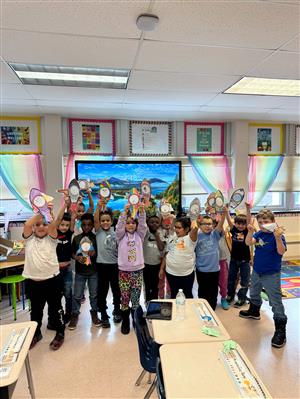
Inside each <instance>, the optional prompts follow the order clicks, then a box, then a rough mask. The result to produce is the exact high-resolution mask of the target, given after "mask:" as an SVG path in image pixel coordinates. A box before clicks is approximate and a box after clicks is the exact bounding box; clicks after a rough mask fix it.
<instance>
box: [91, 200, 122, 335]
mask: <svg viewBox="0 0 300 399" xmlns="http://www.w3.org/2000/svg"><path fill="white" fill-rule="evenodd" d="M103 205H105V204H104V203H103V201H101V200H100V201H99V202H98V203H97V208H96V212H95V215H94V224H95V232H96V241H97V260H96V262H97V263H96V268H97V273H98V310H99V311H100V313H101V325H102V327H103V328H109V327H110V322H109V316H108V314H107V311H106V309H107V305H106V298H107V294H108V290H109V286H110V288H111V290H112V294H113V304H114V310H113V321H114V323H120V322H121V321H122V317H121V312H120V295H121V294H120V287H119V269H118V248H117V239H116V233H115V231H114V229H113V227H112V222H113V217H112V212H111V210H110V209H109V208H107V209H106V210H104V211H102V210H101V211H100V209H103Z"/></svg>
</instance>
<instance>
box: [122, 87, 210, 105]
mask: <svg viewBox="0 0 300 399" xmlns="http://www.w3.org/2000/svg"><path fill="white" fill-rule="evenodd" d="M214 96H215V94H214V93H209V94H208V93H207V94H204V93H202V94H201V93H199V94H198V93H190V92H180V91H179V92H171V91H165V92H164V91H150V90H148V91H146V90H127V92H126V96H125V100H124V102H126V103H137V104H156V105H159V104H169V105H184V106H186V105H202V104H206V103H207V102H208V101H209V100H211V99H212V98H214Z"/></svg>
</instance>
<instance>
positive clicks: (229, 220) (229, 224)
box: [225, 207, 234, 230]
mask: <svg viewBox="0 0 300 399" xmlns="http://www.w3.org/2000/svg"><path fill="white" fill-rule="evenodd" d="M225 217H226V220H227V223H228V226H229V228H230V230H232V228H233V226H234V225H233V223H232V220H231V217H230V213H229V207H227V209H226V211H225Z"/></svg>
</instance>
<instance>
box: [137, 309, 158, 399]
mask: <svg viewBox="0 0 300 399" xmlns="http://www.w3.org/2000/svg"><path fill="white" fill-rule="evenodd" d="M134 321H135V333H136V337H137V341H138V346H139V354H140V363H141V366H142V367H143V371H142V372H141V374H140V376H139V377H138V379H137V381H136V383H135V385H137V386H139V385H140V384H141V381H142V379H143V377H144V375H145V374H146V373H147V372H148V373H150V376H151V373H153V374H154V373H156V359H157V357H159V347H160V345H158V344H157V343H156V342H155V341H154V340H153V338H152V337H151V336H150V333H149V329H148V326H147V322H146V319H145V318H144V312H143V309H142V307H141V306H139V307H138V308H137V309H136V311H135V313H134ZM150 378H151V377H150ZM156 381H157V378H156V376H155V378H154V380H153V382H152V384H151V386H150V388H149V389H148V392H147V393H146V395H145V397H144V399H148V398H150V396H151V394H152V392H153V391H154V389H155V386H156ZM148 383H151V379H150V380H148Z"/></svg>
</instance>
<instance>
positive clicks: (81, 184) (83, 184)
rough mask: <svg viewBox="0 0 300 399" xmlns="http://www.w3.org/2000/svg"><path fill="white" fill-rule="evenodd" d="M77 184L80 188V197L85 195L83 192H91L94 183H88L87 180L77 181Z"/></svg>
mask: <svg viewBox="0 0 300 399" xmlns="http://www.w3.org/2000/svg"><path fill="white" fill-rule="evenodd" d="M78 184H79V187H80V194H81V195H82V196H84V195H85V192H87V191H89V190H91V188H92V187H94V183H92V182H90V180H89V179H87V180H78Z"/></svg>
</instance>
